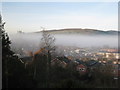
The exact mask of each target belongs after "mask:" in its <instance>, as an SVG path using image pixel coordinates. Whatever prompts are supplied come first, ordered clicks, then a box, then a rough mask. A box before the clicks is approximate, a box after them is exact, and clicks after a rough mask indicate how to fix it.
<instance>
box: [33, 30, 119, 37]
mask: <svg viewBox="0 0 120 90" xmlns="http://www.w3.org/2000/svg"><path fill="white" fill-rule="evenodd" d="M46 32H48V33H50V34H82V35H117V34H118V33H120V32H118V31H112V30H111V31H102V30H96V29H81V28H70V29H58V30H46ZM35 33H41V31H39V32H35Z"/></svg>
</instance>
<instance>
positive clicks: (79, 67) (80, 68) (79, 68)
mask: <svg viewBox="0 0 120 90" xmlns="http://www.w3.org/2000/svg"><path fill="white" fill-rule="evenodd" d="M76 69H77V71H79V73H80V74H82V75H84V74H86V73H87V67H86V66H85V65H83V64H80V65H77V67H76Z"/></svg>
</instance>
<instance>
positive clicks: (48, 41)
mask: <svg viewBox="0 0 120 90" xmlns="http://www.w3.org/2000/svg"><path fill="white" fill-rule="evenodd" d="M41 47H42V48H44V49H45V54H46V56H47V87H49V84H50V72H51V59H52V58H51V56H52V53H54V51H55V37H54V36H52V35H51V34H49V32H48V31H45V29H44V28H43V30H42V38H41Z"/></svg>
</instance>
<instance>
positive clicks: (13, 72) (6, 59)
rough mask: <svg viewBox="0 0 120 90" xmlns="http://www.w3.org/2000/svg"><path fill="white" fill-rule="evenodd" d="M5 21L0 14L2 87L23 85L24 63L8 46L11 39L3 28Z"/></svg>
mask: <svg viewBox="0 0 120 90" xmlns="http://www.w3.org/2000/svg"><path fill="white" fill-rule="evenodd" d="M4 25H5V22H4V23H3V22H2V17H1V15H0V33H1V37H0V39H1V41H2V88H16V87H17V88H19V87H23V83H22V82H23V81H22V79H23V76H24V72H25V71H24V65H23V64H22V63H21V62H20V60H19V59H18V57H17V56H15V55H14V52H13V51H12V50H11V48H10V44H11V41H10V40H9V36H8V34H7V33H6V32H5V30H4Z"/></svg>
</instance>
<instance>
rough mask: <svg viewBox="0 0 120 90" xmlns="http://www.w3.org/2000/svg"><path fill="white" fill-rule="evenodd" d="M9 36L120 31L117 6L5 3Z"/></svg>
mask: <svg viewBox="0 0 120 90" xmlns="http://www.w3.org/2000/svg"><path fill="white" fill-rule="evenodd" d="M2 17H3V21H5V22H6V25H5V29H6V31H7V32H9V33H16V32H17V31H19V30H21V31H23V32H36V31H40V30H41V27H44V28H45V29H47V30H51V29H63V28H83V29H84V28H90V29H98V30H104V31H107V30H118V3H117V2H3V3H2Z"/></svg>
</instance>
